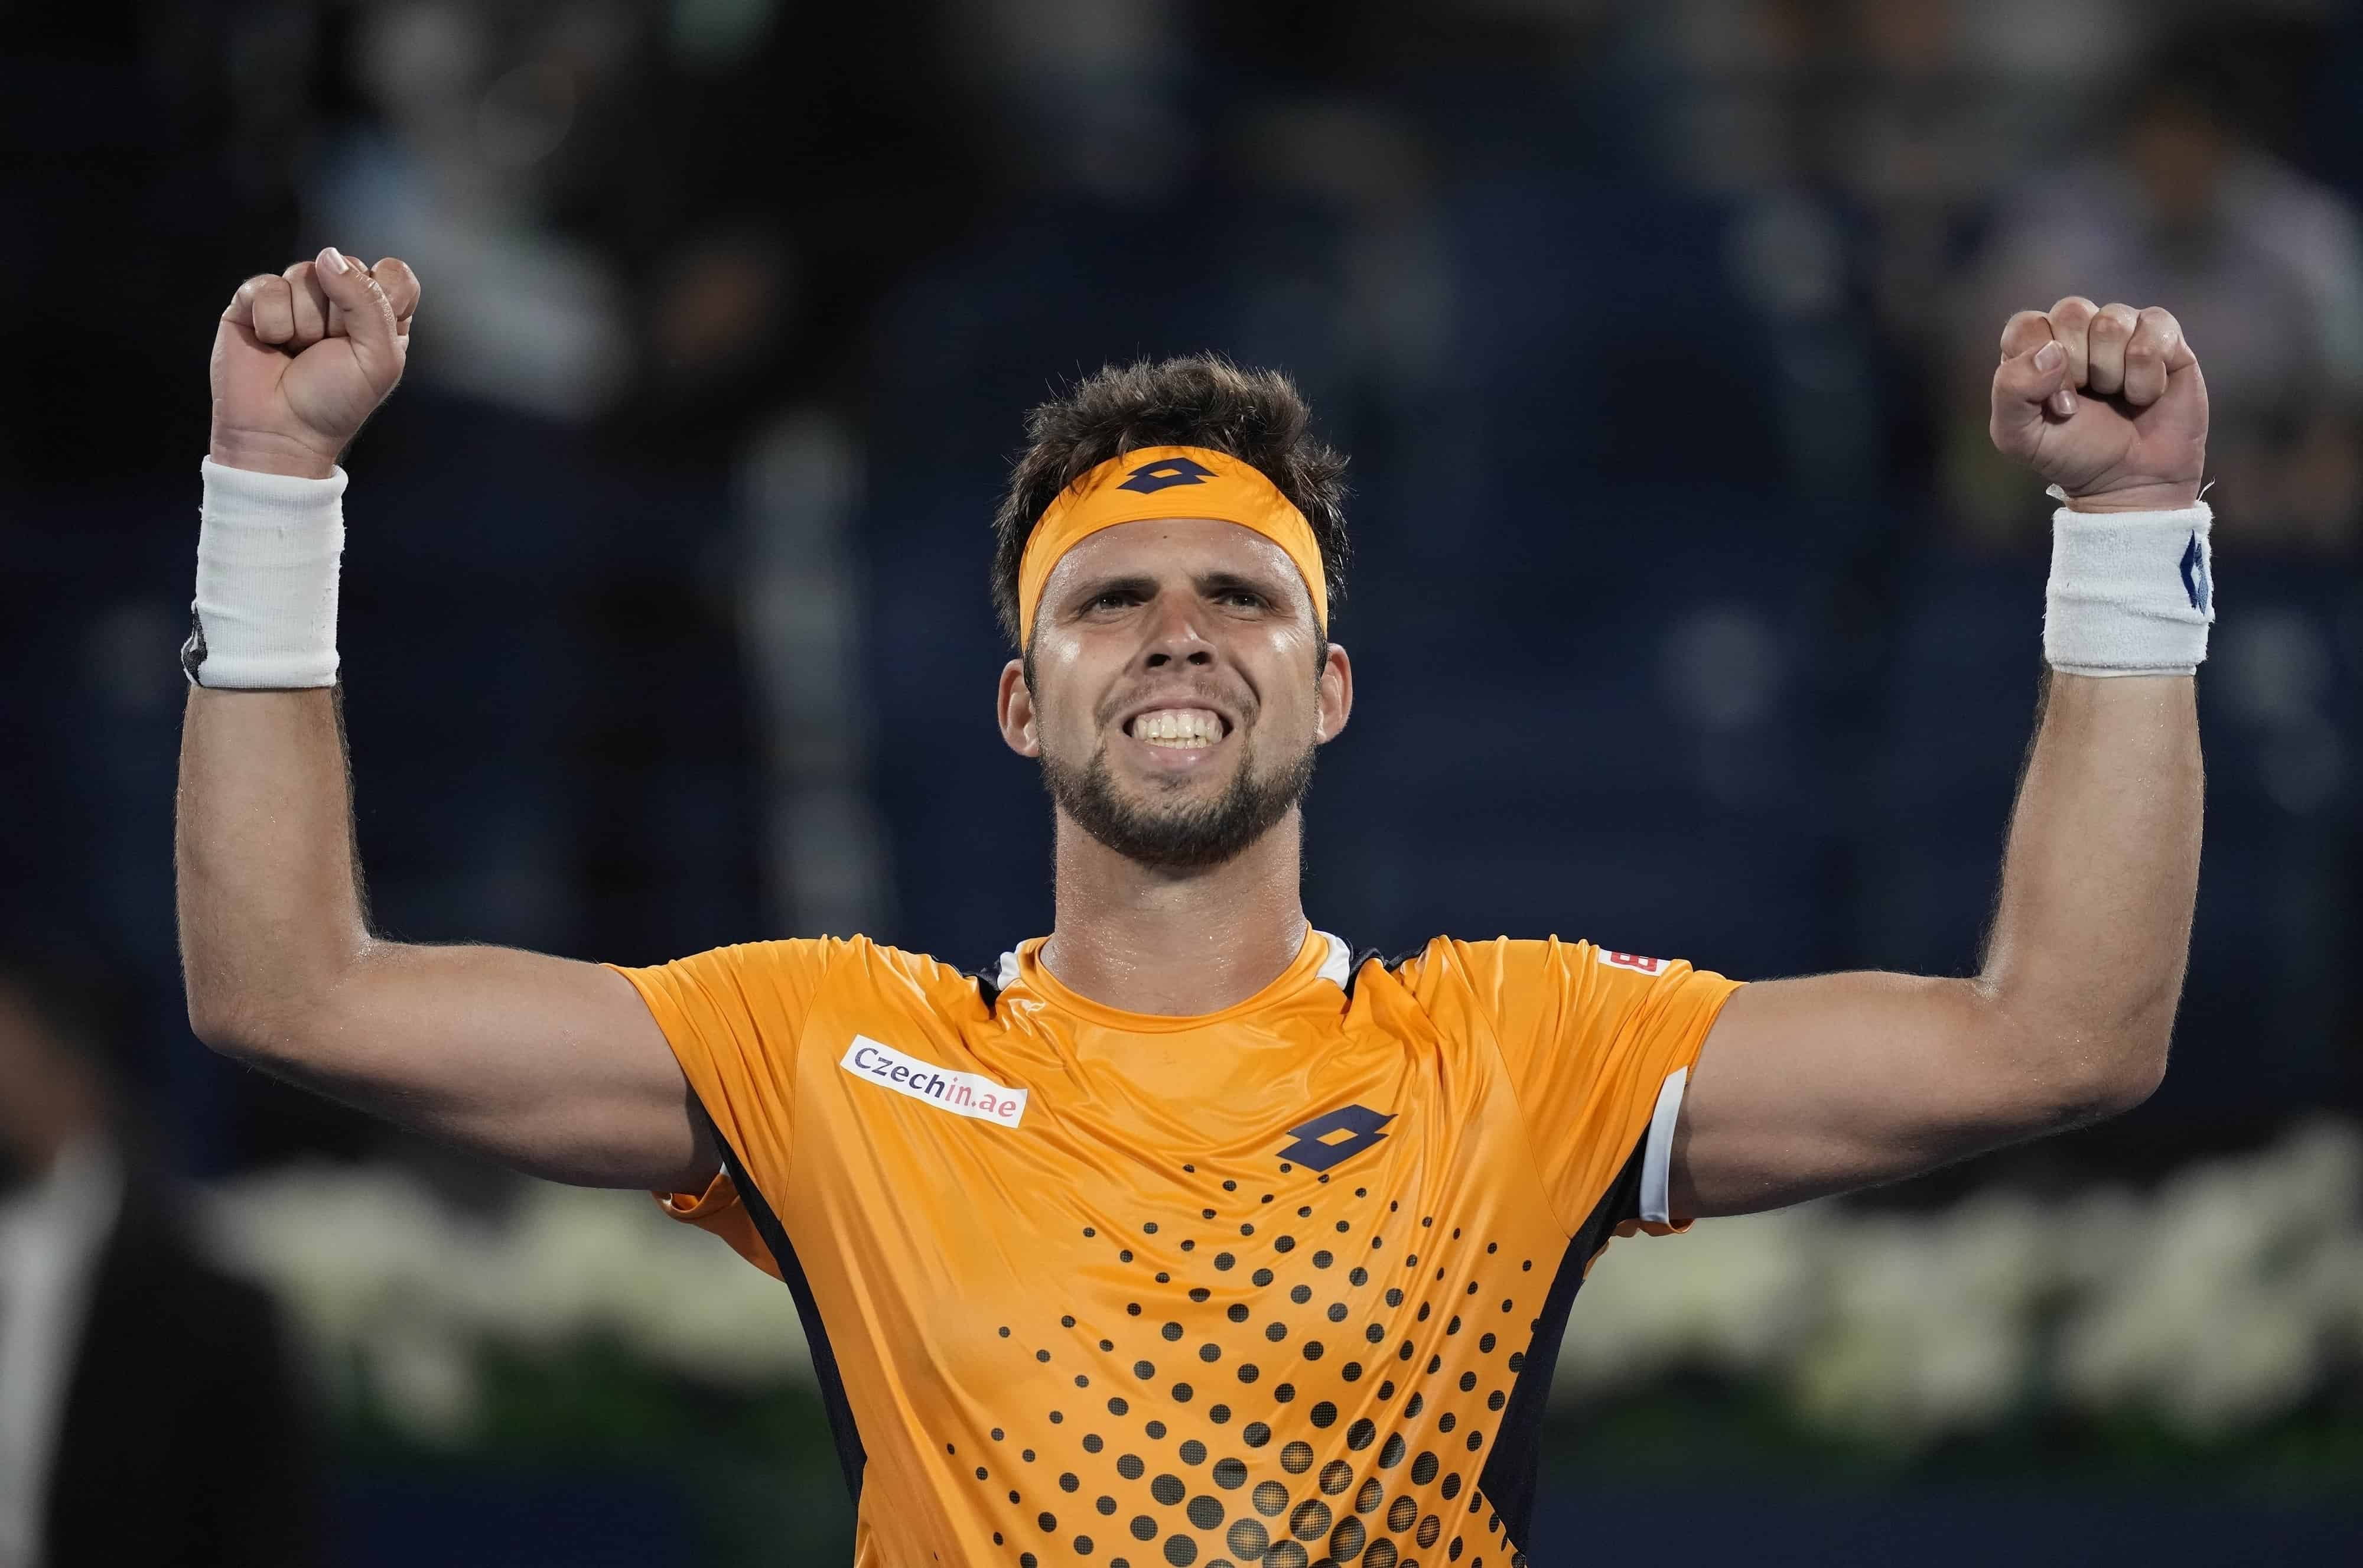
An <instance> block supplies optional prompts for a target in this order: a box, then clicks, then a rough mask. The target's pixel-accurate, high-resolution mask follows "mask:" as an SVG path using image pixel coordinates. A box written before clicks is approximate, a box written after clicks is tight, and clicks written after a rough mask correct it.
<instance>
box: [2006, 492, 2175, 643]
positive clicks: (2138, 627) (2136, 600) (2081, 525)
mask: <svg viewBox="0 0 2363 1568" xmlns="http://www.w3.org/2000/svg"><path fill="white" fill-rule="evenodd" d="M2054 494H2057V492H2056V491H2055V492H2054ZM2213 520H2214V513H2213V512H2212V511H2211V510H2209V509H2208V506H2207V503H2206V502H2204V501H2202V502H2199V503H2198V504H2196V505H2195V506H2184V507H2180V508H2179V509H2177V510H2174V511H2167V512H2078V511H2072V510H2070V509H2069V508H2068V507H2066V506H2062V507H2060V508H2059V509H2058V511H2057V512H2054V513H2053V514H2052V515H2051V581H2050V583H2049V584H2047V587H2046V589H2045V592H2044V615H2043V657H2044V660H2045V661H2046V662H2047V663H2049V664H2050V666H2051V667H2052V668H2053V669H2055V670H2064V671H2066V672H2068V673H2069V674H2073V675H2188V674H2191V673H2193V672H2194V671H2196V670H2197V669H2198V667H2199V663H2200V661H2202V660H2203V659H2205V658H2206V657H2207V628H2208V627H2209V626H2211V625H2213V623H2214V620H2215V569H2214V561H2213V555H2212V554H2211V553H2210V551H2209V550H2208V547H2207V532H2208V528H2209V526H2210V525H2211V524H2212V523H2213Z"/></svg>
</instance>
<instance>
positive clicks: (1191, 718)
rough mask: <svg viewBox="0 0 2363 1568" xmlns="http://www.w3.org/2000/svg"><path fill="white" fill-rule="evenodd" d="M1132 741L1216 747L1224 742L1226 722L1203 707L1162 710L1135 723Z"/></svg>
mask: <svg viewBox="0 0 2363 1568" xmlns="http://www.w3.org/2000/svg"><path fill="white" fill-rule="evenodd" d="M1132 738H1133V739H1134V740H1145V741H1147V742H1148V744H1149V745H1151V746H1177V747H1179V746H1212V745H1213V744H1215V742H1216V741H1217V740H1221V739H1222V738H1223V720H1222V717H1221V716H1220V715H1218V714H1215V713H1214V712H1213V711H1211V710H1209V709H1206V708H1203V707H1160V708H1159V709H1157V710H1156V711H1155V712H1154V713H1144V714H1142V715H1141V716H1140V717H1138V718H1136V719H1134V720H1133V721H1132Z"/></svg>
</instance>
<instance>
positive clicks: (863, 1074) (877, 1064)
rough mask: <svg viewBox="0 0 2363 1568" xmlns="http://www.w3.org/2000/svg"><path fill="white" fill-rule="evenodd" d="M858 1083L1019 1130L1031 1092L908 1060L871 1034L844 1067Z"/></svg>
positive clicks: (850, 1050)
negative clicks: (872, 1085)
mask: <svg viewBox="0 0 2363 1568" xmlns="http://www.w3.org/2000/svg"><path fill="white" fill-rule="evenodd" d="M837 1064H838V1066H839V1067H842V1068H843V1069H845V1071H847V1072H848V1073H852V1074H853V1075H854V1076H855V1077H857V1078H866V1079H868V1080H869V1081H870V1082H871V1083H872V1084H877V1085H878V1086H879V1087H880V1088H882V1089H892V1090H893V1091H894V1092H895V1093H896V1094H898V1095H908V1096H910V1097H911V1098H912V1099H915V1100H917V1101H919V1102H920V1103H921V1104H923V1105H928V1106H934V1107H935V1108H936V1109H937V1110H939V1111H949V1112H951V1113H952V1115H954V1116H964V1117H969V1118H973V1119H975V1120H977V1121H989V1122H992V1123H993V1124H994V1125H995V1126H998V1127H1015V1126H1016V1125H1017V1124H1018V1122H1020V1121H1021V1120H1023V1119H1024V1118H1025V1116H1026V1091H1025V1090H1023V1089H1012V1088H1010V1087H1008V1086H1007V1085H1006V1084H996V1083H994V1082H993V1080H992V1079H990V1078H986V1077H982V1076H981V1075H980V1074H977V1073H954V1072H951V1071H949V1069H946V1068H942V1067H938V1066H937V1065H936V1064H935V1063H934V1062H922V1061H921V1060H919V1058H917V1057H915V1056H906V1055H904V1053H903V1052H901V1051H897V1050H895V1049H894V1048H893V1046H891V1045H881V1044H880V1043H879V1042H878V1041H876V1040H871V1038H870V1037H869V1036H868V1035H866V1034H858V1035H855V1036H854V1037H853V1043H852V1044H851V1045H849V1046H847V1047H846V1048H845V1054H844V1056H842V1057H841V1058H839V1059H838V1063H837Z"/></svg>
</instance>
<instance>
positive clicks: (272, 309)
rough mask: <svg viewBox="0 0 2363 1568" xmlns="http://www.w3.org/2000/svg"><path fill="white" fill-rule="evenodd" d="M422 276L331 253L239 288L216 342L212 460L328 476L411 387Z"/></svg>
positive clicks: (390, 261)
mask: <svg viewBox="0 0 2363 1568" xmlns="http://www.w3.org/2000/svg"><path fill="white" fill-rule="evenodd" d="M417 308H418V278H417V275H416V273H414V272H411V270H410V269H409V267H407V266H406V265H405V264H404V263H403V262H401V261H396V260H394V258H393V257H391V256H389V257H387V258H386V259H385V260H384V261H380V262H379V263H378V264H377V265H376V266H374V267H364V266H363V265H361V258H359V257H357V256H348V255H346V254H344V253H343V252H342V251H340V250H337V249H336V248H335V247H334V246H331V247H329V248H328V249H327V250H323V251H321V252H320V254H319V255H318V257H317V258H316V259H315V260H313V261H298V262H296V263H295V264H294V266H292V267H290V268H288V269H287V270H286V271H285V272H279V273H276V274H273V273H269V272H265V273H261V274H260V275H258V276H255V277H251V278H249V279H247V280H246V282H244V283H242V284H239V285H238V293H237V294H236V295H232V296H231V298H230V302H229V308H228V309H227V310H225V311H223V312H222V317H221V326H220V328H219V329H218V330H216V332H215V333H214V357H213V393H214V423H213V460H214V461H215V462H218V463H223V464H226V465H227V466H228V467H231V468H250V469H255V470H258V471H260V472H261V473H289V474H297V475H301V476H304V477H306V478H316V479H325V478H327V476H328V475H329V473H331V472H332V471H333V470H334V469H335V467H336V463H337V454H338V453H339V452H341V451H343V450H345V446H346V443H348V442H349V441H350V440H351V439H353V437H354V436H355V435H356V434H358V433H359V432H360V430H361V422H362V421H363V420H365V419H367V418H368V417H370V415H371V413H372V411H373V410H375V408H376V407H377V406H378V405H379V404H380V403H382V402H383V401H384V400H385V395H386V394H387V393H389V392H392V391H393V390H394V383H396V382H398V381H400V380H401V379H402V365H403V361H404V360H405V358H406V357H407V356H408V354H409V352H410V317H411V314H412V312H414V311H416V309H417Z"/></svg>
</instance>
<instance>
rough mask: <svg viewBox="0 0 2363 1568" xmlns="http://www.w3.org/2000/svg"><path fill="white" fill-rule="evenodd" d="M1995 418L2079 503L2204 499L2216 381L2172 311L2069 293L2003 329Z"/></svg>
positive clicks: (2139, 505)
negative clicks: (2209, 379)
mask: <svg viewBox="0 0 2363 1568" xmlns="http://www.w3.org/2000/svg"><path fill="white" fill-rule="evenodd" d="M1988 428H1989V429H1990V430H1991V432H1992V435H1993V443H1994V445H1995V446H1996V447H1998V448H2000V449H2001V450H2002V453H2003V454H2004V455H2005V456H2008V457H2015V458H2021V459H2024V460H2025V462H2027V463H2028V464H2029V465H2030V466H2032V467H2033V468H2034V470H2035V472H2036V473H2039V474H2041V475H2042V476H2043V477H2044V478H2045V479H2046V480H2047V481H2049V482H2050V483H2051V484H2057V485H2058V486H2059V488H2060V489H2061V490H2062V491H2064V492H2065V493H2066V494H2067V495H2068V498H2069V505H2070V506H2074V507H2076V508H2078V509H2079V510H2081V511H2088V512H2136V511H2166V510H2171V509H2173V508H2176V507H2180V506H2190V505H2191V503H2192V502H2194V501H2196V500H2198V499H2199V479H2200V473H2201V470H2202V468H2204V466H2205V465H2206V462H2207V383H2206V380H2205V379H2204V378H2203V377H2202V376H2201V375H2200V373H2199V361H2198V359H2197V357H2196V356H2195V355H2193V354H2192V353H2191V345H2190V344H2189V343H2187V342H2185V341H2184V340H2183V337H2182V326H2181V324H2180V322H2178V321H2176V320H2175V318H2174V317H2172V316H2171V315H2169V314H2168V313H2167V312H2166V311H2163V310H2160V309H2158V307H2157V306H2150V307H2148V308H2147V309H2142V310H2136V309H2135V308H2134V307H2133V306H2129V305H2098V306H2096V305H2094V304H2093V303H2092V302H2091V300H2089V299H2085V298H2083V297H2082V296H2081V295H2069V297H2068V298H2066V299H2063V300H2061V301H2060V302H2059V303H2058V304H2057V305H2055V306H2052V307H2051V308H2050V309H2049V310H2022V311H2020V312H2019V313H2018V314H2017V315H2016V316H2014V317H2011V318H2010V323H2009V325H2007V326H2005V327H2004V328H2002V365H2001V368H1999V369H1998V370H1996V371H1995V372H1994V379H1993V419H1992V422H1991V425H1990V426H1989V427H1988Z"/></svg>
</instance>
